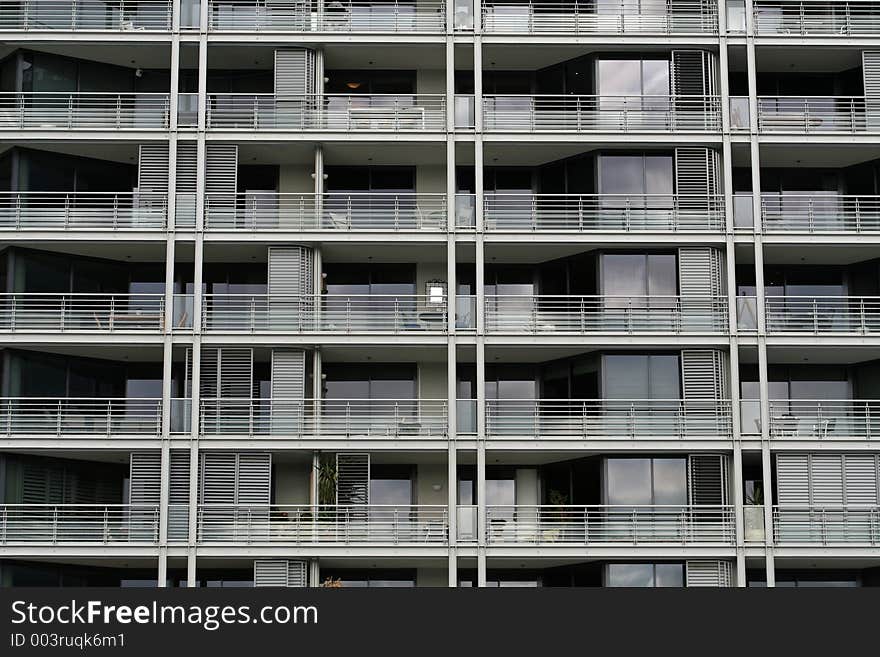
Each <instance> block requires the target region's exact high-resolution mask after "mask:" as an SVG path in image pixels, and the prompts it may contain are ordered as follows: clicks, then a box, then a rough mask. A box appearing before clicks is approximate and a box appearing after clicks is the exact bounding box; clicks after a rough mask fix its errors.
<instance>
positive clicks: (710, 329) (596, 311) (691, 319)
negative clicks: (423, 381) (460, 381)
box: [486, 295, 727, 335]
mask: <svg viewBox="0 0 880 657" xmlns="http://www.w3.org/2000/svg"><path fill="white" fill-rule="evenodd" d="M726 311H727V299H726V298H725V297H681V296H561V295H558V296H557V295H534V296H529V295H521V296H514V295H487V296H486V330H487V331H488V332H490V333H528V334H534V333H577V334H582V335H583V334H591V333H625V334H631V333H672V334H680V333H721V332H726V331H727V317H726Z"/></svg>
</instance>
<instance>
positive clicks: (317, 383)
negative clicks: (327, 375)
mask: <svg viewBox="0 0 880 657" xmlns="http://www.w3.org/2000/svg"><path fill="white" fill-rule="evenodd" d="M323 370H324V368H323V362H322V360H321V349H320V347H319V346H318V345H315V349H314V351H312V426H313V427H314V432H315V437H316V438H317V437H318V436H320V435H321V400H322V398H323V397H324V379H323Z"/></svg>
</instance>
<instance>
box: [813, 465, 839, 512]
mask: <svg viewBox="0 0 880 657" xmlns="http://www.w3.org/2000/svg"><path fill="white" fill-rule="evenodd" d="M809 460H810V494H811V500H810V504H811V505H812V506H820V507H827V506H831V507H841V506H843V504H844V502H843V499H844V489H843V456H842V455H840V454H810V455H809Z"/></svg>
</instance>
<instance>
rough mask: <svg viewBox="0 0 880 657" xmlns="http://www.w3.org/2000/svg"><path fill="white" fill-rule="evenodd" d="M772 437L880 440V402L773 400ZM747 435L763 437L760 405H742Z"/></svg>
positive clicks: (754, 402) (750, 402)
mask: <svg viewBox="0 0 880 657" xmlns="http://www.w3.org/2000/svg"><path fill="white" fill-rule="evenodd" d="M769 405H770V437H771V438H776V439H792V440H875V439H878V438H880V400H875V399H772V400H770V401H769ZM740 407H741V409H742V411H741V412H742V415H741V417H742V418H743V421H742V433H743V435H760V433H761V420H760V418H761V415H760V401H759V400H757V399H745V400H742V401H741V402H740Z"/></svg>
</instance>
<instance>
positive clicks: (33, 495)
mask: <svg viewBox="0 0 880 657" xmlns="http://www.w3.org/2000/svg"><path fill="white" fill-rule="evenodd" d="M64 502H65V499H64V472H63V471H62V470H61V468H59V467H57V466H53V465H50V464H43V463H38V462H32V461H24V462H22V464H21V503H22V504H63V503H64Z"/></svg>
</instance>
